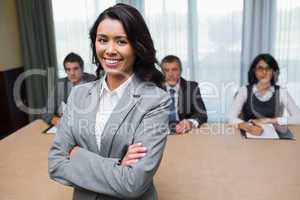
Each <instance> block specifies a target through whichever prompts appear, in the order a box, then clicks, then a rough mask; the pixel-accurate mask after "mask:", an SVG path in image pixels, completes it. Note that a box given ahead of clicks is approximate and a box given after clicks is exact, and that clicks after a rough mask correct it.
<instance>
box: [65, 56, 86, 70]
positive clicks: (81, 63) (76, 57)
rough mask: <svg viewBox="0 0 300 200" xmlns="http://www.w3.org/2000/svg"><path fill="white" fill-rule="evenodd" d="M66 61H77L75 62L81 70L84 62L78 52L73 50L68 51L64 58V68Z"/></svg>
mask: <svg viewBox="0 0 300 200" xmlns="http://www.w3.org/2000/svg"><path fill="white" fill-rule="evenodd" d="M67 62H77V63H79V66H80V68H81V70H82V71H83V66H84V62H83V60H82V58H81V57H80V56H79V55H78V54H76V53H73V52H71V53H69V54H68V55H67V56H66V57H65V59H64V62H63V64H64V68H66V66H65V64H66V63H67Z"/></svg>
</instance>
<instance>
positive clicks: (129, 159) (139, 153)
mask: <svg viewBox="0 0 300 200" xmlns="http://www.w3.org/2000/svg"><path fill="white" fill-rule="evenodd" d="M146 152H147V148H146V147H144V146H143V145H142V143H137V144H131V145H129V147H128V150H127V153H126V155H125V156H124V158H123V159H122V161H121V165H122V166H130V165H133V164H134V163H136V162H138V161H139V160H140V159H141V158H143V157H144V156H145V155H146Z"/></svg>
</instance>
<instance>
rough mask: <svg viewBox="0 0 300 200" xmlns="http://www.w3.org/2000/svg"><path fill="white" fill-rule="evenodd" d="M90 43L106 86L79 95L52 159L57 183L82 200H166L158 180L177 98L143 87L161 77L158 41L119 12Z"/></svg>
mask: <svg viewBox="0 0 300 200" xmlns="http://www.w3.org/2000/svg"><path fill="white" fill-rule="evenodd" d="M90 39H91V47H92V51H93V62H94V63H95V64H96V65H97V75H98V78H99V80H97V81H94V82H92V83H88V84H84V85H80V86H78V87H76V88H74V89H73V90H72V92H71V94H70V97H69V99H68V104H67V108H66V111H65V113H64V114H63V117H62V119H61V122H60V125H59V127H58V129H57V134H56V135H55V139H54V142H53V145H52V147H51V149H50V152H49V174H50V177H51V178H52V179H54V180H56V181H58V182H60V183H62V184H65V185H71V186H73V187H74V188H75V191H74V199H76V200H78V199H80V200H81V199H82V200H84V199H116V198H120V199H129V198H131V199H139V200H143V199H154V200H155V199H158V197H157V194H156V190H155V187H154V185H153V176H154V174H155V172H156V170H157V169H158V166H159V163H160V160H161V158H162V155H163V150H164V146H165V142H166V138H167V134H168V133H169V128H168V110H169V105H170V98H169V95H168V94H167V93H165V92H164V91H163V90H161V89H159V88H158V87H156V86H154V85H153V84H149V83H147V82H145V81H144V80H143V76H144V74H145V73H144V72H145V71H146V72H149V71H150V72H151V70H154V69H155V66H154V64H155V62H156V58H155V50H154V46H153V41H152V38H151V35H150V33H149V31H148V28H147V26H146V24H145V22H144V19H143V18H142V16H141V15H140V13H139V12H138V11H137V10H136V9H135V8H133V7H131V6H128V5H125V4H117V5H115V6H113V7H110V8H108V9H106V10H105V11H104V12H103V13H101V14H100V15H99V17H98V18H97V19H96V21H95V23H94V25H93V27H92V28H91V30H90ZM102 72H104V73H105V75H104V77H102V78H100V73H102Z"/></svg>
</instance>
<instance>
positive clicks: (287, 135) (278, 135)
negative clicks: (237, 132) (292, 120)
mask: <svg viewBox="0 0 300 200" xmlns="http://www.w3.org/2000/svg"><path fill="white" fill-rule="evenodd" d="M261 126H262V128H263V133H262V134H261V135H260V136H257V135H252V134H251V133H248V132H246V134H245V137H246V138H249V139H290V140H294V139H295V138H294V135H293V133H292V132H291V131H290V130H289V129H288V127H287V126H280V125H276V126H274V125H273V124H261Z"/></svg>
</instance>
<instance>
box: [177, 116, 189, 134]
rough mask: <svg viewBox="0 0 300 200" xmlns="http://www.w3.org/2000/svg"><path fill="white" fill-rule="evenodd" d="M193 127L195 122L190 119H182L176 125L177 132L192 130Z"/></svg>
mask: <svg viewBox="0 0 300 200" xmlns="http://www.w3.org/2000/svg"><path fill="white" fill-rule="evenodd" d="M192 128H193V123H192V122H190V121H189V120H186V119H184V120H181V121H180V122H179V123H178V124H177V125H176V133H177V134H182V133H186V132H188V131H190V130H191V129H192Z"/></svg>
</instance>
